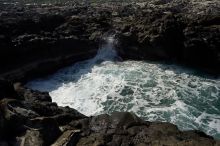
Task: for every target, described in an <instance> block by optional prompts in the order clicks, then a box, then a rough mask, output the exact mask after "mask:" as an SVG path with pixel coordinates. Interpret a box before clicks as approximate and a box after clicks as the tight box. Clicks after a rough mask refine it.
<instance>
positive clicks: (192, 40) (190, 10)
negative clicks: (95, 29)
mask: <svg viewBox="0 0 220 146" xmlns="http://www.w3.org/2000/svg"><path fill="white" fill-rule="evenodd" d="M219 6H220V2H219V1H215V0H214V1H198V0H187V1H175V0H170V1H161V0H159V1H154V0H152V1H150V2H149V3H146V4H145V5H144V6H142V8H139V9H137V10H136V11H135V10H133V13H134V16H133V17H131V18H130V17H124V18H123V17H122V19H121V21H122V22H120V23H121V25H119V24H116V25H118V26H117V28H118V30H119V33H118V39H119V41H118V42H119V44H118V52H119V54H120V55H121V56H122V57H123V58H125V59H142V60H143V59H150V60H166V61H175V62H178V63H181V64H187V65H190V66H193V67H197V68H200V69H202V70H203V71H206V72H208V73H214V74H219V73H220V68H219V66H220V57H219V56H220V50H219V46H220V17H219V16H220V7H219ZM128 13H129V12H128Z"/></svg>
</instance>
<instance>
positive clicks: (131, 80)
mask: <svg viewBox="0 0 220 146" xmlns="http://www.w3.org/2000/svg"><path fill="white" fill-rule="evenodd" d="M106 42H107V43H106V44H104V45H103V46H102V47H101V49H100V50H99V52H98V53H97V55H96V56H95V57H94V58H92V59H89V60H85V61H82V62H78V63H76V64H74V65H72V66H69V67H67V68H64V69H61V70H59V71H58V72H56V73H55V74H53V75H51V76H48V77H46V78H42V79H37V80H33V81H31V82H29V83H27V85H26V86H28V87H30V88H32V89H36V90H40V91H48V92H49V94H50V95H51V97H52V100H53V102H56V103H57V104H58V105H59V106H69V107H72V108H75V109H76V110H78V111H80V112H81V113H83V114H85V115H87V116H91V115H98V114H102V113H109V114H110V113H112V112H113V111H129V112H133V113H136V114H137V115H138V116H140V117H142V118H143V119H145V120H148V121H164V122H165V121H166V122H171V123H174V124H176V125H177V126H178V127H179V129H181V130H190V129H198V130H201V131H204V132H205V133H207V134H209V135H212V136H214V137H215V138H217V139H220V78H215V79H214V78H211V77H208V76H205V75H203V76H201V75H200V76H199V75H197V73H196V72H195V71H193V70H189V69H186V68H183V67H180V66H177V65H168V64H159V63H155V62H145V61H120V58H119V57H118V56H117V53H116V52H115V50H114V49H113V42H114V38H113V37H108V38H107V39H106Z"/></svg>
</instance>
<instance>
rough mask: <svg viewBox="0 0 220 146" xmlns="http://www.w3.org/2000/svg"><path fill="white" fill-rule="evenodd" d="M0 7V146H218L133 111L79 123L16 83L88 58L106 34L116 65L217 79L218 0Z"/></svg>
mask: <svg viewBox="0 0 220 146" xmlns="http://www.w3.org/2000/svg"><path fill="white" fill-rule="evenodd" d="M0 9H1V10H0V49H1V50H0V65H1V70H0V78H1V80H0V100H1V101H0V145H24V146H26V145H27V146H29V145H52V144H53V145H56V146H57V145H58V146H59V145H60V146H61V145H86V146H87V145H112V146H115V145H139V146H142V145H161V146H162V145H179V146H181V145H182V146H183V145H185V146H190V145H192V146H195V145H199V146H202V145H204V146H207V145H210V146H211V145H213V146H217V145H220V142H219V141H218V140H215V139H213V138H212V137H211V136H208V135H206V134H205V133H203V132H201V131H196V130H192V131H180V130H178V128H177V127H176V126H175V125H173V124H170V123H161V122H147V121H143V120H141V119H140V118H138V117H137V116H136V115H134V114H132V113H122V112H115V113H112V115H99V116H94V117H86V116H84V115H82V114H81V113H79V112H78V111H76V110H74V109H71V108H69V107H59V106H57V104H56V103H53V102H52V100H51V97H50V96H49V94H48V93H46V92H39V91H34V90H31V89H28V88H25V87H23V85H22V84H23V83H25V82H26V81H29V80H31V79H34V78H37V77H42V76H46V75H49V74H51V73H53V72H54V71H56V70H57V69H59V68H62V67H64V66H67V65H70V64H72V63H75V62H77V61H81V60H84V59H88V58H91V57H92V56H94V55H95V54H96V53H97V50H98V48H99V44H100V41H101V39H102V37H103V36H104V35H105V34H106V33H109V32H111V31H114V33H115V34H116V38H117V41H118V43H117V46H116V47H117V51H118V53H119V55H120V56H121V57H122V58H123V59H135V60H160V61H161V60H162V61H172V62H176V63H179V64H184V65H188V66H192V67H194V68H198V69H200V70H202V71H205V72H208V73H211V74H214V75H219V73H220V68H219V66H220V50H219V46H220V2H219V1H218V0H213V1H207V0H204V1H198V0H187V1H181V0H180V1H175V0H169V1H162V0H152V1H148V2H141V3H126V4H123V3H119V4H117V5H115V4H114V5H113V4H112V3H107V4H104V3H101V4H100V3H95V4H91V5H90V6H88V7H85V6H83V5H81V4H77V5H76V4H74V3H72V4H69V5H67V4H63V5H62V4H54V5H38V4H35V5H30V4H28V5H24V4H22V5H19V4H3V3H0ZM18 82H20V83H18Z"/></svg>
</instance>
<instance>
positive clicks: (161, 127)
mask: <svg viewBox="0 0 220 146" xmlns="http://www.w3.org/2000/svg"><path fill="white" fill-rule="evenodd" d="M87 120H88V123H89V124H88V125H89V126H88V125H86V127H82V131H81V138H80V139H79V141H78V143H77V144H76V145H78V146H90V145H91V146H92V145H109V146H118V145H123V146H128V145H135V146H138V145H144V146H145V145H146V146H147V145H158V146H162V145H169V146H171V145H179V146H186V145H187V146H195V145H201V146H207V145H213V146H214V145H217V144H216V142H215V140H214V139H212V138H211V137H209V136H207V135H206V134H204V133H198V132H196V131H188V132H181V131H179V130H178V128H177V127H176V126H175V125H173V124H170V123H160V122H153V123H152V122H145V121H143V120H141V119H139V118H138V117H137V116H135V115H134V114H131V113H123V112H122V113H118V112H116V113H113V114H112V115H111V116H109V115H99V116H96V117H91V118H90V119H87ZM81 122H85V121H81ZM72 124H73V123H72Z"/></svg>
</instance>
